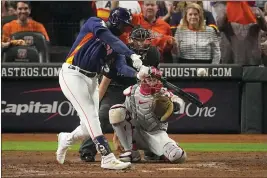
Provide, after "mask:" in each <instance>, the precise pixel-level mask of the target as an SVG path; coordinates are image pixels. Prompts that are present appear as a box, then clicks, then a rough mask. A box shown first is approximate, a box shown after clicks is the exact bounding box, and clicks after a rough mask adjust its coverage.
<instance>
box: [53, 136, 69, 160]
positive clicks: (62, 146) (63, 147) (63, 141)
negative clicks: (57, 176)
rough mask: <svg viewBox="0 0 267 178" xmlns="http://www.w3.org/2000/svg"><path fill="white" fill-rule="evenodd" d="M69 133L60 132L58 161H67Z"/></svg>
mask: <svg viewBox="0 0 267 178" xmlns="http://www.w3.org/2000/svg"><path fill="white" fill-rule="evenodd" d="M67 135H68V133H64V132H61V133H59V134H58V148H57V152H56V156H57V162H58V163H59V164H63V163H64V161H65V157H66V153H67V150H68V148H69V146H70V145H68V143H67Z"/></svg>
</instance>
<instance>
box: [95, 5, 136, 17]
mask: <svg viewBox="0 0 267 178" xmlns="http://www.w3.org/2000/svg"><path fill="white" fill-rule="evenodd" d="M93 6H95V9H96V16H97V17H99V18H101V19H103V20H105V21H106V20H107V19H108V16H109V13H110V10H111V9H114V8H115V7H122V8H126V9H129V10H130V11H131V12H132V14H139V13H141V7H140V4H139V3H138V1H94V3H93Z"/></svg>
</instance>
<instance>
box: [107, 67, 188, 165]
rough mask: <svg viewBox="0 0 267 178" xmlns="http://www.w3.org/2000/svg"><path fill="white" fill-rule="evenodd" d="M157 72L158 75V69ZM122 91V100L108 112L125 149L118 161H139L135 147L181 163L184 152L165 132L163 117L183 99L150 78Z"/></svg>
mask: <svg viewBox="0 0 267 178" xmlns="http://www.w3.org/2000/svg"><path fill="white" fill-rule="evenodd" d="M154 70H157V69H154ZM157 75H158V76H159V77H161V72H160V71H158V72H157ZM123 94H124V95H125V96H126V99H125V103H124V104H117V105H114V106H112V107H111V109H110V111H109V119H110V123H111V124H112V126H113V128H114V130H115V132H116V134H117V136H118V138H119V141H120V142H121V145H122V146H123V148H124V150H125V152H124V153H122V154H121V155H120V160H121V161H131V162H138V161H140V160H141V156H140V153H139V151H138V150H147V151H151V152H153V153H154V154H156V155H157V156H162V155H164V156H165V159H167V160H169V161H170V162H172V163H182V162H184V161H185V159H186V152H185V151H184V150H183V149H182V148H181V147H180V146H179V145H177V143H176V142H175V141H174V140H172V139H171V138H169V137H168V134H167V132H166V131H167V127H168V123H167V122H166V119H167V118H168V117H169V116H170V115H171V114H172V113H173V112H174V113H178V112H179V108H181V107H184V101H183V100H182V99H181V98H179V97H178V96H176V95H174V94H173V93H171V92H169V91H167V89H166V88H163V86H162V83H161V82H160V81H159V80H157V79H155V78H152V77H146V78H144V79H142V80H141V83H140V85H139V84H136V85H133V86H130V87H128V88H127V89H125V90H124V92H123ZM156 100H157V101H156Z"/></svg>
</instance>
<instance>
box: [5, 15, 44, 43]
mask: <svg viewBox="0 0 267 178" xmlns="http://www.w3.org/2000/svg"><path fill="white" fill-rule="evenodd" d="M26 31H28V32H29V31H30V32H40V33H42V34H43V35H44V36H45V38H46V40H47V41H49V37H48V34H47V32H46V30H45V28H44V26H43V25H42V24H41V23H39V22H36V21H34V20H31V19H30V20H28V22H27V24H26V25H25V26H21V25H20V24H19V23H18V22H17V20H13V21H11V22H9V23H6V24H5V25H4V26H3V38H2V40H3V41H4V42H6V41H8V39H10V38H11V35H12V34H14V33H17V32H26Z"/></svg>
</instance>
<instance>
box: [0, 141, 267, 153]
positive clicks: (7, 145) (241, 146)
mask: <svg viewBox="0 0 267 178" xmlns="http://www.w3.org/2000/svg"><path fill="white" fill-rule="evenodd" d="M180 145H181V147H183V148H184V149H185V150H186V151H246V152H249V151H257V152H258V151H264V152H267V143H181V144H180ZM110 146H111V148H112V149H113V144H112V142H110ZM56 149H57V142H26V141H23V142H19V141H4V142H2V150H3V151H13V150H14V151H15V150H20V151H55V150H56ZM78 149H79V145H78V144H77V145H74V146H72V147H71V150H72V151H76V150H78Z"/></svg>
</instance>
